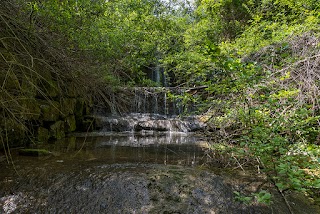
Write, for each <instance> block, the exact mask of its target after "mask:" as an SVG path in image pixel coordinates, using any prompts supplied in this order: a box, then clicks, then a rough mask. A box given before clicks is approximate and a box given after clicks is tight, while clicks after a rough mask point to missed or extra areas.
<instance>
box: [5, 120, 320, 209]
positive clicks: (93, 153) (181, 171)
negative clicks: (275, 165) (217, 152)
mask: <svg viewBox="0 0 320 214" xmlns="http://www.w3.org/2000/svg"><path fill="white" fill-rule="evenodd" d="M160 120H163V118H162V119H161V118H160ZM142 122H143V124H144V123H145V122H146V121H142ZM150 123H152V124H156V126H158V122H155V121H153V122H150ZM116 124H118V123H116ZM137 124H138V123H137ZM181 124H184V123H181ZM149 125H150V124H149ZM148 127H149V126H148ZM206 145H207V143H206V142H205V141H203V140H202V139H200V138H199V137H198V136H196V135H195V134H193V133H190V132H177V130H175V131H172V130H165V131H158V130H150V129H149V130H140V131H136V130H131V131H122V132H114V131H110V130H109V129H102V130H100V131H97V132H93V133H79V134H75V135H74V136H70V137H69V138H66V139H63V140H60V141H58V142H55V143H54V144H48V145H40V146H38V147H39V148H45V149H47V150H49V151H50V152H51V153H50V155H47V156H37V157H34V156H21V155H18V150H13V151H12V159H13V161H14V167H13V165H8V164H7V162H6V160H2V161H0V168H1V171H0V213H111V214H113V213H199V214H202V213H235V214H238V213H290V212H289V210H288V208H287V206H286V204H285V202H284V201H283V198H281V197H280V196H279V195H277V194H276V192H273V193H274V198H273V204H272V206H270V207H267V206H266V205H263V204H259V203H256V202H253V203H249V204H245V203H241V202H239V201H237V200H236V197H235V194H234V191H237V192H245V193H248V194H250V193H251V192H255V191H257V190H258V188H259V187H263V188H268V185H267V183H266V178H265V177H264V176H263V175H259V174H252V172H250V171H246V172H242V171H238V170H233V171H232V170H230V169H229V170H227V169H226V168H219V167H215V166H214V165H212V163H213V160H212V158H211V156H210V153H208V150H207V147H206ZM270 191H271V192H272V190H270ZM288 200H289V203H290V205H291V207H292V209H293V211H294V212H295V213H310V214H311V213H312V214H313V213H320V212H319V210H318V209H317V207H315V206H311V205H310V204H309V203H308V202H306V201H305V200H301V199H300V198H299V197H297V196H294V195H291V196H288Z"/></svg>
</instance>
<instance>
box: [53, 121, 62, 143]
mask: <svg viewBox="0 0 320 214" xmlns="http://www.w3.org/2000/svg"><path fill="white" fill-rule="evenodd" d="M50 137H52V138H54V139H57V140H60V139H62V138H64V137H65V129H64V121H57V122H55V123H54V124H53V125H51V126H50Z"/></svg>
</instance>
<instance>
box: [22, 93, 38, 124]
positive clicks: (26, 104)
mask: <svg viewBox="0 0 320 214" xmlns="http://www.w3.org/2000/svg"><path fill="white" fill-rule="evenodd" d="M22 107H23V110H24V111H23V112H22V116H23V118H24V119H27V120H38V119H39V118H40V115H41V109H40V104H39V100H36V99H34V98H29V99H25V100H23V102H22Z"/></svg>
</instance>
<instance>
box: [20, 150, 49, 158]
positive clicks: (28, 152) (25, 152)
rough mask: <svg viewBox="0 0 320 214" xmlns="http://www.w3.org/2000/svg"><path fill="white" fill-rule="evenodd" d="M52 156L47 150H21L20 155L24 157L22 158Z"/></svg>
mask: <svg viewBox="0 0 320 214" xmlns="http://www.w3.org/2000/svg"><path fill="white" fill-rule="evenodd" d="M51 154H52V153H51V152H50V151H48V150H45V149H20V150H19V155H22V156H33V157H38V156H48V155H51Z"/></svg>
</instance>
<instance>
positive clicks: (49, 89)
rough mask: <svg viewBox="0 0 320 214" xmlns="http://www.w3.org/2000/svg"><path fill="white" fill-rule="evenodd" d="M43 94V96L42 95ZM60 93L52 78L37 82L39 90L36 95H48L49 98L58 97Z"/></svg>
mask: <svg viewBox="0 0 320 214" xmlns="http://www.w3.org/2000/svg"><path fill="white" fill-rule="evenodd" d="M44 94H45V97H44V96H43V95H44ZM59 95H60V90H59V87H58V83H57V82H56V81H54V80H51V79H46V80H43V81H41V83H40V84H39V91H38V94H37V96H38V97H43V98H46V97H50V98H54V97H58V96H59Z"/></svg>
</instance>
